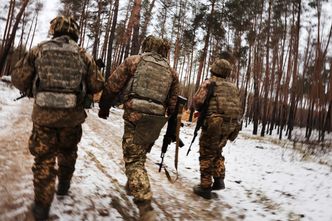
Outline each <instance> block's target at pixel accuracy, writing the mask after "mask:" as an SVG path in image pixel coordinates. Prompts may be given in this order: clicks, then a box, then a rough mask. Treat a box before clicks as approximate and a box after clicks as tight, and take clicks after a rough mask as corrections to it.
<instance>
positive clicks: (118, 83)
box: [99, 55, 141, 109]
mask: <svg viewBox="0 0 332 221" xmlns="http://www.w3.org/2000/svg"><path fill="white" fill-rule="evenodd" d="M140 59H141V57H140V56H139V55H134V56H130V57H128V58H127V59H126V60H125V61H124V62H123V63H122V64H120V65H119V66H118V67H117V68H116V69H115V71H114V72H113V73H112V74H111V75H110V77H109V78H108V79H107V81H106V84H105V88H104V91H103V93H102V96H101V98H100V102H99V107H100V108H101V109H109V108H110V107H111V104H112V103H113V102H114V99H116V96H117V95H118V94H119V93H120V91H122V90H123V89H124V87H125V86H126V83H127V82H128V80H129V79H130V78H131V77H132V76H133V75H134V73H135V71H136V68H137V64H138V63H139V61H140Z"/></svg>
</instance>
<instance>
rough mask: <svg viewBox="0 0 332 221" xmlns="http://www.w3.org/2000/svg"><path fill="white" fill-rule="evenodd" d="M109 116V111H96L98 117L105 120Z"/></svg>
mask: <svg viewBox="0 0 332 221" xmlns="http://www.w3.org/2000/svg"><path fill="white" fill-rule="evenodd" d="M109 115H110V110H109V109H99V111H98V117H100V118H103V119H107V118H108V117H109Z"/></svg>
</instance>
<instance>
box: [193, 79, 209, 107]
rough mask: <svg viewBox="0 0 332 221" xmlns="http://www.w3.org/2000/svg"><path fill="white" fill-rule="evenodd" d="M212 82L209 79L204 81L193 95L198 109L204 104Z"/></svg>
mask: <svg viewBox="0 0 332 221" xmlns="http://www.w3.org/2000/svg"><path fill="white" fill-rule="evenodd" d="M210 83H211V82H210V81H209V80H205V81H203V83H202V84H201V86H200V87H199V88H198V90H197V92H196V93H195V95H194V97H193V103H194V108H195V109H196V110H198V109H200V108H201V106H202V105H203V104H204V101H205V99H206V95H207V92H208V89H209V85H210Z"/></svg>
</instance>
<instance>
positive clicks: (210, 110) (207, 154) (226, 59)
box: [193, 52, 243, 199]
mask: <svg viewBox="0 0 332 221" xmlns="http://www.w3.org/2000/svg"><path fill="white" fill-rule="evenodd" d="M230 60H231V54H229V53H228V52H222V53H221V57H220V58H219V59H217V60H216V61H215V62H214V63H213V64H212V66H211V69H210V72H211V75H212V76H211V77H210V78H209V79H207V80H205V81H204V82H203V83H202V85H201V86H200V88H199V89H198V91H197V92H196V94H195V95H194V98H193V100H194V106H195V108H196V110H200V109H201V108H202V105H203V104H204V101H205V100H206V99H210V100H209V102H208V103H206V102H205V104H206V105H208V106H207V114H206V118H205V121H204V123H203V126H202V132H201V136H200V140H199V154H200V157H199V164H200V173H201V182H200V184H199V185H196V186H194V188H193V190H194V193H195V194H197V195H199V196H201V197H204V198H206V199H211V197H212V194H211V191H213V190H221V189H224V188H225V184H224V178H225V164H224V161H225V158H224V157H223V156H222V149H223V147H224V146H225V145H226V143H227V140H231V141H233V140H234V139H235V138H236V137H237V135H238V133H239V130H240V128H241V118H242V112H243V111H242V107H241V102H240V95H239V90H238V89H237V87H236V85H235V84H233V83H231V82H230V81H229V80H228V79H227V78H228V77H229V76H230V73H231V70H232V66H231V63H230ZM210 87H213V88H214V92H213V94H212V96H211V97H210V98H207V94H208V91H209V88H210ZM212 177H213V180H214V182H213V183H212Z"/></svg>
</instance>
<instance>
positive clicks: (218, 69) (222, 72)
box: [210, 59, 232, 78]
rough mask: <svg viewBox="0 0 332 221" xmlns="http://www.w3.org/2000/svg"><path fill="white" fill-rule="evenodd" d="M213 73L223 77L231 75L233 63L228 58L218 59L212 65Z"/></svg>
mask: <svg viewBox="0 0 332 221" xmlns="http://www.w3.org/2000/svg"><path fill="white" fill-rule="evenodd" d="M210 71H211V73H212V74H214V75H216V76H220V77H222V78H226V77H229V75H230V74H231V71H232V65H231V63H229V61H227V60H226V59H217V60H216V61H215V62H213V64H212V65H211V69H210Z"/></svg>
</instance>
